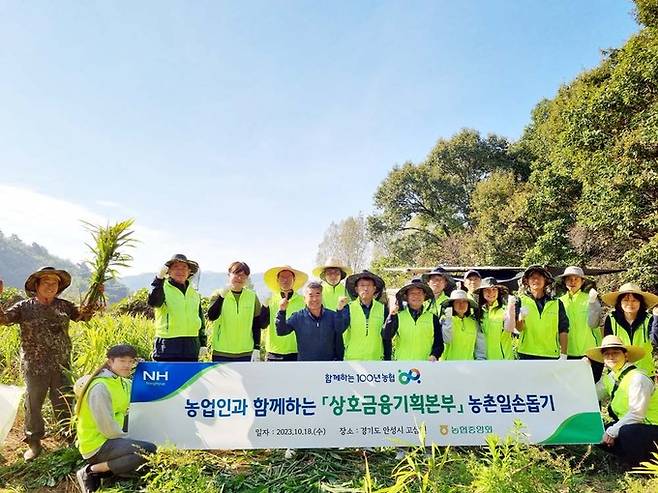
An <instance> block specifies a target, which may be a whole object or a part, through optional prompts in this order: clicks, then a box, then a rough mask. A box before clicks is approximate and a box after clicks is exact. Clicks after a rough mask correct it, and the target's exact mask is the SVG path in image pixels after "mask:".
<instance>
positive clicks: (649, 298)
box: [601, 291, 658, 310]
mask: <svg viewBox="0 0 658 493" xmlns="http://www.w3.org/2000/svg"><path fill="white" fill-rule="evenodd" d="M625 294H636V295H638V296H642V298H643V299H644V303H645V304H646V305H647V310H648V309H649V308H652V307H654V306H656V305H658V296H656V295H655V294H652V293H647V292H646V291H613V292H612V293H606V294H604V295H602V296H601V301H603V303H605V304H606V305H609V306H615V305H616V304H617V299H618V298H619V297H620V296H623V295H625Z"/></svg>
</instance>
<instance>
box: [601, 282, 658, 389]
mask: <svg viewBox="0 0 658 493" xmlns="http://www.w3.org/2000/svg"><path fill="white" fill-rule="evenodd" d="M601 299H602V300H603V303H605V304H606V305H609V306H613V307H614V310H612V311H611V312H610V313H609V314H608V316H607V317H606V319H605V323H604V325H603V335H604V336H607V335H611V334H612V335H616V336H618V337H619V338H621V340H622V341H624V344H633V345H634V346H639V347H641V348H643V349H644V352H645V354H644V357H643V358H642V359H641V360H640V361H637V363H636V365H635V366H637V367H638V368H639V369H640V370H642V371H644V372H645V373H646V374H647V375H648V376H650V377H653V376H654V375H655V372H656V371H655V366H654V363H653V357H652V355H651V353H652V350H653V345H652V344H651V319H652V317H651V313H650V311H649V310H650V309H651V307H653V306H655V305H656V304H658V296H656V295H655V294H652V293H648V292H646V291H642V289H641V288H640V286H638V285H637V284H633V283H630V282H629V283H626V284H624V285H622V287H621V288H619V291H614V292H612V293H608V294H604V295H603V296H601Z"/></svg>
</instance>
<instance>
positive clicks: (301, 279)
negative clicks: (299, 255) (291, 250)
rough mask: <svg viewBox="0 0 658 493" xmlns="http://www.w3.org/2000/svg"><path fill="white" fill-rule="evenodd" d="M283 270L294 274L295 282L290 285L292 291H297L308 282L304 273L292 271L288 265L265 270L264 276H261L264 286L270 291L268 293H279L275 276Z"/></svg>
mask: <svg viewBox="0 0 658 493" xmlns="http://www.w3.org/2000/svg"><path fill="white" fill-rule="evenodd" d="M284 270H288V271H290V272H292V273H293V274H295V282H294V283H293V285H292V289H293V291H297V290H299V289H300V288H301V287H302V286H303V285H304V284H306V281H308V274H306V272H302V271H301V270H297V269H293V268H292V267H290V266H289V265H282V266H280V267H272V268H271V269H268V270H266V271H265V274H263V280H264V281H265V285H266V286H267V287H268V288H269V289H270V291H272V292H274V293H277V292H279V291H280V289H281V288H280V287H279V282H278V280H277V276H278V275H279V272H282V271H284Z"/></svg>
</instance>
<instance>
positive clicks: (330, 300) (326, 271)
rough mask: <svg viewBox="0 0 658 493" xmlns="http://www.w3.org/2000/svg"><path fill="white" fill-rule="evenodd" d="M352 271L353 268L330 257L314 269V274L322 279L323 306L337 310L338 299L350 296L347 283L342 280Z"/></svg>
mask: <svg viewBox="0 0 658 493" xmlns="http://www.w3.org/2000/svg"><path fill="white" fill-rule="evenodd" d="M351 273H352V269H350V268H349V267H347V266H346V265H343V262H341V261H340V260H338V259H335V258H330V259H329V260H327V261H326V262H325V263H324V265H319V266H317V267H316V268H315V269H313V275H314V276H315V277H319V278H320V279H321V280H322V306H324V307H325V308H329V310H335V309H336V307H337V306H338V300H339V299H340V298H342V297H343V296H348V293H347V291H346V289H345V283H343V282H342V281H343V280H344V279H345V278H346V277H347V276H349V275H350V274H351Z"/></svg>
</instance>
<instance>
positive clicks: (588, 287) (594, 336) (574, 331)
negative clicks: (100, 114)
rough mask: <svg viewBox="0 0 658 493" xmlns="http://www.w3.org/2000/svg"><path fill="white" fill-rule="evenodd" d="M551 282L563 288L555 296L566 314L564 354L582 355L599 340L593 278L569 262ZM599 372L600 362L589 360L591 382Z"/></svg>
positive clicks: (599, 310)
mask: <svg viewBox="0 0 658 493" xmlns="http://www.w3.org/2000/svg"><path fill="white" fill-rule="evenodd" d="M555 285H556V287H557V288H558V289H559V288H562V289H563V290H564V291H566V292H565V293H564V294H563V295H562V296H560V298H559V299H560V301H561V302H562V304H563V305H564V309H565V310H566V312H567V317H568V318H569V335H568V343H567V356H568V358H569V359H582V357H583V356H584V355H585V351H587V350H588V349H591V348H593V347H595V346H596V345H597V344H600V342H601V329H600V328H599V322H600V321H601V303H599V300H598V293H597V292H596V289H595V287H594V281H593V280H592V279H590V278H588V277H586V276H585V273H584V271H583V269H581V268H580V267H577V266H570V267H567V268H566V269H564V272H563V273H562V274H560V275H559V276H557V278H556V282H555ZM602 372H603V365H602V364H601V363H597V362H592V373H593V375H594V381H595V382H598V380H599V378H601V373H602Z"/></svg>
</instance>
